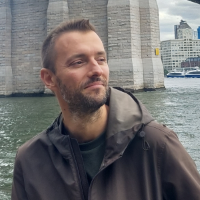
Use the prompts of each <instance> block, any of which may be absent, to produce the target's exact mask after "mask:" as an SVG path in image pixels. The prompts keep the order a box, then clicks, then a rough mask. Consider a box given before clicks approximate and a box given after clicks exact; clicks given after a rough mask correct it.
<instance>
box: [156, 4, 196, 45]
mask: <svg viewBox="0 0 200 200" xmlns="http://www.w3.org/2000/svg"><path fill="white" fill-rule="evenodd" d="M157 3H158V8H159V20H160V40H161V41H163V40H170V39H174V25H178V24H179V23H180V21H181V19H182V20H185V21H186V22H187V23H188V25H189V26H190V27H191V28H192V29H193V30H197V28H198V27H199V26H200V4H197V3H193V2H190V1H187V0H157Z"/></svg>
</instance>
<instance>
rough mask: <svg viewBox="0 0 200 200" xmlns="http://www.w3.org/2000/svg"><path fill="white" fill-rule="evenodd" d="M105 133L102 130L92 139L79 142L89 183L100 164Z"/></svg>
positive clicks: (103, 150)
mask: <svg viewBox="0 0 200 200" xmlns="http://www.w3.org/2000/svg"><path fill="white" fill-rule="evenodd" d="M105 135H106V133H105V132H104V133H102V134H101V135H100V136H99V137H98V138H96V139H95V140H93V141H90V142H87V143H81V144H79V147H80V150H81V154H82V157H83V162H84V167H85V171H86V173H87V177H88V181H89V183H90V182H91V180H92V178H93V177H94V176H95V175H96V174H97V173H98V171H99V168H100V166H101V163H102V160H103V157H104V152H105Z"/></svg>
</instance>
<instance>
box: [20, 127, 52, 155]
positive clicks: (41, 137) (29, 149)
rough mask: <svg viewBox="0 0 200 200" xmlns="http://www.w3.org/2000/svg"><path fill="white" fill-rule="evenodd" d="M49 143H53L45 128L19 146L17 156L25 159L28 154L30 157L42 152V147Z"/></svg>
mask: <svg viewBox="0 0 200 200" xmlns="http://www.w3.org/2000/svg"><path fill="white" fill-rule="evenodd" d="M49 145H51V142H50V140H49V138H48V136H47V130H44V131H42V132H41V133H39V134H37V135H36V136H34V137H33V138H31V139H30V140H28V141H26V142H25V143H24V144H23V145H21V146H20V147H19V148H18V151H17V158H18V159H20V158H23V159H24V158H25V157H26V156H28V157H30V156H31V155H32V154H36V153H40V152H41V150H42V149H44V148H45V147H47V146H49Z"/></svg>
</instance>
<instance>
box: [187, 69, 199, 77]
mask: <svg viewBox="0 0 200 200" xmlns="http://www.w3.org/2000/svg"><path fill="white" fill-rule="evenodd" d="M185 77H186V78H200V70H199V69H196V70H191V71H188V72H187V73H186V74H185Z"/></svg>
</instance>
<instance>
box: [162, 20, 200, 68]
mask: <svg viewBox="0 0 200 200" xmlns="http://www.w3.org/2000/svg"><path fill="white" fill-rule="evenodd" d="M175 37H176V38H177V39H174V40H166V41H162V42H161V59H162V62H163V66H164V68H165V69H166V70H168V71H172V70H174V69H176V68H181V62H183V61H185V60H186V59H187V58H189V57H198V56H200V40H198V39H193V30H192V29H191V27H190V26H189V25H188V24H187V22H186V21H183V20H181V22H180V25H176V26H175Z"/></svg>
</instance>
